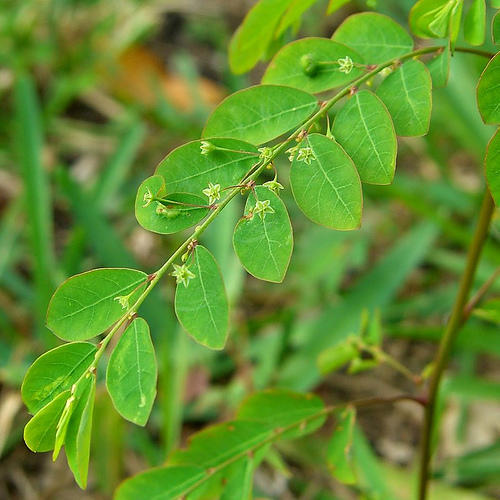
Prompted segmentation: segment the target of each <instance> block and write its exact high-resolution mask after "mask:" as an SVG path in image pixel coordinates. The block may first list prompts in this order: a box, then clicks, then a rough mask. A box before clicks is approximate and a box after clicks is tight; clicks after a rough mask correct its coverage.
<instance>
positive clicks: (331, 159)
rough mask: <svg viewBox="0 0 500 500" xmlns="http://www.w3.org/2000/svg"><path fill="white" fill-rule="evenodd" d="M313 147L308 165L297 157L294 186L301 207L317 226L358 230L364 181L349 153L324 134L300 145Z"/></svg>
mask: <svg viewBox="0 0 500 500" xmlns="http://www.w3.org/2000/svg"><path fill="white" fill-rule="evenodd" d="M300 147H301V148H310V149H311V153H312V155H313V158H314V159H311V160H312V161H311V162H310V164H309V165H308V164H307V163H306V162H305V161H300V160H299V157H298V156H296V157H295V159H294V160H293V162H292V169H291V172H290V183H291V186H292V191H293V196H294V197H295V201H296V202H297V205H298V206H299V208H300V209H301V210H302V212H304V214H305V215H306V216H307V217H308V218H309V219H311V220H312V221H313V222H316V224H321V225H322V226H326V227H329V228H331V229H338V230H350V229H357V228H358V227H359V225H360V224H361V211H362V205H363V200H362V195H361V182H360V180H359V175H358V173H357V171H356V168H355V167H354V164H353V162H352V160H351V158H349V156H348V155H347V154H346V153H345V151H344V150H343V149H342V148H341V147H340V146H339V145H338V144H337V143H336V142H335V141H333V140H331V139H328V138H327V137H325V136H324V135H320V134H311V135H309V136H308V137H307V138H306V139H305V140H304V141H302V143H301V144H300Z"/></svg>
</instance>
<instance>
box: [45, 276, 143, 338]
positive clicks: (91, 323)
mask: <svg viewBox="0 0 500 500" xmlns="http://www.w3.org/2000/svg"><path fill="white" fill-rule="evenodd" d="M146 279H147V275H146V273H143V272H142V271H136V270H135V269H94V270H93V271H88V272H86V273H82V274H78V275H76V276H73V277H72V278H69V279H68V280H66V281H65V282H64V283H62V284H61V285H59V287H58V288H57V290H56V291H55V292H54V295H53V296H52V299H51V300H50V304H49V309H48V311H47V326H48V327H49V328H50V329H51V330H52V331H53V332H54V333H55V334H56V335H57V336H58V337H60V338H61V339H63V340H86V339H90V338H92V337H95V336H96V335H99V334H100V333H102V332H103V331H104V330H106V329H107V328H109V327H110V326H111V325H112V324H113V323H114V322H115V321H116V320H118V319H119V318H120V317H121V316H123V310H124V306H123V304H122V303H121V301H120V300H117V299H119V298H124V300H126V301H129V302H130V303H133V302H134V299H136V298H137V297H138V295H139V294H140V293H141V289H142V287H143V285H145V283H146ZM96 290H99V293H97V291H96ZM127 297H128V298H127ZM125 309H126V307H125Z"/></svg>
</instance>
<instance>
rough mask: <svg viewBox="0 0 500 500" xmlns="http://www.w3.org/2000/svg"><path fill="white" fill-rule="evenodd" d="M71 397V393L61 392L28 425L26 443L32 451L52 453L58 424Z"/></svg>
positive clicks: (25, 429) (25, 435)
mask: <svg viewBox="0 0 500 500" xmlns="http://www.w3.org/2000/svg"><path fill="white" fill-rule="evenodd" d="M69 396H70V391H64V392H61V393H60V394H59V395H58V396H57V397H56V398H55V399H53V400H52V401H51V402H50V403H49V404H47V405H45V406H44V407H43V408H42V409H41V410H40V411H39V412H38V413H37V414H36V415H35V416H34V417H33V418H32V419H31V420H30V421H29V422H28V423H27V424H26V427H25V428H24V441H25V443H26V445H27V446H28V448H29V449H30V450H31V451H50V450H52V449H53V448H54V444H55V441H56V427H57V422H59V419H60V418H61V414H62V412H63V410H64V406H65V405H66V401H67V400H68V398H69Z"/></svg>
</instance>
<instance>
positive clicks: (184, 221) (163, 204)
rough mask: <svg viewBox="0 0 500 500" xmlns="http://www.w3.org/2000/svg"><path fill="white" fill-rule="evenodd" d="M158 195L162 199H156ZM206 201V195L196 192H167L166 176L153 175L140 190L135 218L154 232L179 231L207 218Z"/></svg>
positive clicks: (145, 227)
mask: <svg viewBox="0 0 500 500" xmlns="http://www.w3.org/2000/svg"><path fill="white" fill-rule="evenodd" d="M151 197H153V198H154V199H153V200H152V199H151ZM157 198H158V199H161V200H162V201H156V199H157ZM206 204H207V200H206V198H205V199H204V198H201V197H200V196H196V195H194V194H190V193H170V194H167V193H166V190H165V181H164V179H163V177H161V176H160V175H153V176H152V177H149V178H148V179H146V180H145V181H144V182H143V183H142V184H141V185H140V186H139V189H138V190H137V197H136V199H135V217H136V219H137V221H138V222H139V224H140V225H141V226H142V227H143V228H144V229H147V230H148V231H152V232H153V233H159V234H171V233H177V232H178V231H182V230H184V229H187V228H188V227H191V226H194V225H195V224H197V223H198V222H200V220H202V219H203V218H204V217H206V215H207V214H208V212H209V209H208V208H204V207H203V205H206Z"/></svg>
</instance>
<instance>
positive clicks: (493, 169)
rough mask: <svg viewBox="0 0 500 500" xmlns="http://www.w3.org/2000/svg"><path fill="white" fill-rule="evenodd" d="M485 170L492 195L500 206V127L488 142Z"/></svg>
mask: <svg viewBox="0 0 500 500" xmlns="http://www.w3.org/2000/svg"><path fill="white" fill-rule="evenodd" d="M485 170H486V180H487V181H488V187H489V188H490V192H491V196H493V199H494V200H495V203H496V205H497V206H500V129H497V131H496V132H495V134H494V135H493V137H492V138H491V141H490V143H489V144H488V149H487V150H486V159H485Z"/></svg>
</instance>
